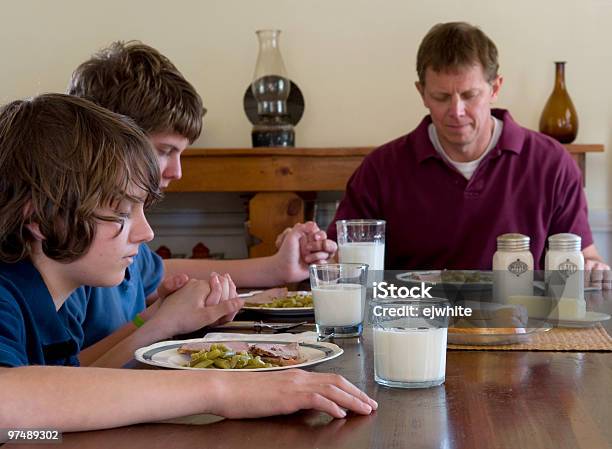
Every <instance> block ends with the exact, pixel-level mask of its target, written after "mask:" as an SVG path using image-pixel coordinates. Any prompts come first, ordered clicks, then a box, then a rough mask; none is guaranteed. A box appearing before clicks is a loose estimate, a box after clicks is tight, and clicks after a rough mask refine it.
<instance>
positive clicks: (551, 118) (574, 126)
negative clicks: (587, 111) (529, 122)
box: [540, 62, 578, 143]
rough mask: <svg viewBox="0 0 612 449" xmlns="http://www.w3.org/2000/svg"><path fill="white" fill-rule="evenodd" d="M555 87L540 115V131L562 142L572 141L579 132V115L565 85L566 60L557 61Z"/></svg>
mask: <svg viewBox="0 0 612 449" xmlns="http://www.w3.org/2000/svg"><path fill="white" fill-rule="evenodd" d="M555 70H556V72H555V87H554V89H553V91H552V93H551V94H550V97H549V98H548V101H547V102H546V106H544V110H543V111H542V116H541V117H540V132H542V133H544V134H546V135H548V136H550V137H552V138H553V139H556V140H558V141H559V142H561V143H571V142H573V141H574V139H575V138H576V134H578V115H577V114H576V108H574V104H573V103H572V99H571V98H570V96H569V93H568V92H567V87H566V86H565V62H555Z"/></svg>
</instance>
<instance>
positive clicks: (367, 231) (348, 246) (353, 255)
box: [336, 220, 386, 281]
mask: <svg viewBox="0 0 612 449" xmlns="http://www.w3.org/2000/svg"><path fill="white" fill-rule="evenodd" d="M385 225H386V222H385V220H338V221H337V222H336V230H337V231H338V260H339V261H340V263H364V264H367V265H368V267H369V270H370V271H369V273H370V281H381V280H382V279H383V270H384V269H385Z"/></svg>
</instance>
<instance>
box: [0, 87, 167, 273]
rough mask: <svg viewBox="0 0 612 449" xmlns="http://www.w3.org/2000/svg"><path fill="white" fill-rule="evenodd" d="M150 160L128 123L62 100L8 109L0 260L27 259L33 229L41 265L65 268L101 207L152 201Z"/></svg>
mask: <svg viewBox="0 0 612 449" xmlns="http://www.w3.org/2000/svg"><path fill="white" fill-rule="evenodd" d="M159 180H160V173H159V167H158V164H157V158H156V156H155V152H154V150H153V148H152V146H151V143H150V141H149V140H148V139H147V137H146V136H145V134H144V133H143V132H142V130H141V129H140V128H139V127H138V126H137V125H136V124H135V123H134V122H133V121H132V120H131V119H128V118H127V117H123V116H120V115H118V114H115V113H112V112H110V111H108V110H107V109H104V108H102V107H99V106H96V105H95V104H93V103H91V102H89V101H87V100H84V99H82V98H77V97H74V96H69V95H63V94H45V95H40V96H38V97H34V98H31V99H28V100H19V101H13V102H12V103H9V104H7V105H5V106H3V107H2V108H0V260H2V261H3V262H18V261H20V260H23V259H26V258H28V257H29V256H30V255H31V243H32V240H33V236H32V235H31V234H30V232H29V230H28V228H27V226H26V225H27V224H28V223H37V224H38V225H39V228H40V232H41V234H42V235H43V237H44V240H43V241H42V250H43V252H44V253H45V255H47V257H49V258H51V259H54V260H57V261H61V262H71V261H74V260H75V259H78V258H79V257H80V256H82V255H83V254H85V253H86V252H87V250H88V249H89V246H90V245H91V242H92V240H93V238H94V236H95V231H96V223H97V222H98V220H105V221H116V222H118V223H120V222H121V218H120V217H119V215H118V214H110V215H112V216H107V215H109V214H105V215H104V216H102V215H101V213H100V208H101V207H106V206H108V207H110V208H111V209H115V208H116V206H117V204H118V203H119V202H120V201H122V200H124V199H131V200H135V198H134V197H133V196H132V195H133V193H132V191H133V189H134V188H137V189H142V190H143V191H144V193H145V194H146V195H147V200H146V201H145V203H150V202H152V201H153V200H156V199H158V198H159V196H160V195H159Z"/></svg>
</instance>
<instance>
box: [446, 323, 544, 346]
mask: <svg viewBox="0 0 612 449" xmlns="http://www.w3.org/2000/svg"><path fill="white" fill-rule="evenodd" d="M535 324H538V323H534V324H533V325H535ZM550 329H551V327H550V326H548V325H545V324H544V323H540V324H538V325H537V327H449V328H448V343H450V344H454V345H470V346H472V345H474V346H481V345H512V344H516V343H527V342H528V341H529V340H530V339H531V337H532V336H533V335H535V334H537V333H540V332H548V331H549V330H550Z"/></svg>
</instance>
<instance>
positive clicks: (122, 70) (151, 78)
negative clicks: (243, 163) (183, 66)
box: [67, 41, 206, 143]
mask: <svg viewBox="0 0 612 449" xmlns="http://www.w3.org/2000/svg"><path fill="white" fill-rule="evenodd" d="M67 93H68V94H70V95H76V96H79V97H82V98H87V99H88V100H91V101H93V102H94V103H96V104H98V105H100V106H103V107H105V108H107V109H110V110H111V111H113V112H117V113H119V114H123V115H127V116H128V117H131V118H132V119H134V121H135V122H136V123H137V124H138V126H140V127H141V128H142V129H143V130H144V131H145V132H146V133H147V134H154V133H164V132H174V133H177V134H180V135H181V136H184V137H186V138H187V139H188V140H189V142H190V143H193V141H195V140H196V139H197V138H198V137H199V135H200V133H201V131H202V117H203V116H204V114H205V113H206V109H205V108H204V106H203V105H202V99H201V98H200V96H199V95H198V93H197V92H196V90H195V89H194V87H193V86H192V85H191V84H190V83H189V82H188V81H187V80H186V79H185V78H184V77H183V75H182V74H181V72H179V71H178V69H177V68H176V67H175V66H174V64H172V62H170V60H169V59H168V58H166V57H165V56H164V55H162V54H161V53H160V52H158V51H157V50H156V49H154V48H152V47H149V46H148V45H145V44H143V43H142V42H139V41H129V42H121V41H118V42H114V43H113V44H112V45H110V46H109V47H108V48H105V49H103V50H101V51H99V52H98V53H96V54H95V55H94V56H92V57H91V58H90V59H89V60H87V61H85V62H83V63H82V64H81V65H80V66H79V67H77V68H76V70H75V71H74V73H73V74H72V78H71V80H70V83H69V85H68V90H67Z"/></svg>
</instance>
